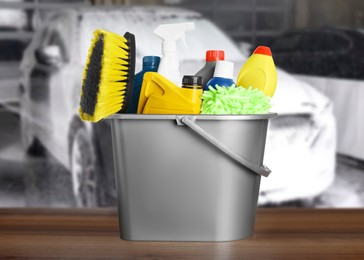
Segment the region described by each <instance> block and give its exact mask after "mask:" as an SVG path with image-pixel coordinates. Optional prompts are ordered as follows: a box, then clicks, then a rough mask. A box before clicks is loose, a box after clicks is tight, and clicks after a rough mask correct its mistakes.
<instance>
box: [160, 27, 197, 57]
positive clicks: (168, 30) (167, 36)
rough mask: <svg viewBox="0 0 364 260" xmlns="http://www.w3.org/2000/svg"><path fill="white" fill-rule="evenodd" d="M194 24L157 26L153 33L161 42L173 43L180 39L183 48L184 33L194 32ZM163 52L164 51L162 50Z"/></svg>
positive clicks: (184, 41) (184, 42) (184, 43)
mask: <svg viewBox="0 0 364 260" xmlns="http://www.w3.org/2000/svg"><path fill="white" fill-rule="evenodd" d="M194 30H195V23H194V22H188V23H171V24H161V25H159V26H158V27H157V28H156V29H155V30H154V31H153V33H154V34H155V35H157V36H158V37H159V38H161V39H162V40H163V41H174V42H176V41H177V40H179V39H181V40H182V43H183V45H184V46H185V47H187V44H186V32H190V31H194ZM163 51H164V50H163Z"/></svg>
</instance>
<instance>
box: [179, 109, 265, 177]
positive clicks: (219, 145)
mask: <svg viewBox="0 0 364 260" xmlns="http://www.w3.org/2000/svg"><path fill="white" fill-rule="evenodd" d="M176 120H177V124H179V125H186V126H188V127H189V128H190V129H192V130H193V131H194V132H196V133H197V134H199V135H200V136H202V137H203V138H204V139H206V140H207V141H209V142H210V143H211V144H213V145H214V146H216V147H217V148H218V149H220V150H221V151H222V152H224V153H225V154H227V155H228V156H230V157H231V158H232V159H234V160H235V161H237V162H238V163H240V164H241V165H243V166H245V167H246V168H248V169H250V170H252V171H254V172H255V173H257V174H258V175H261V176H264V177H268V175H269V174H270V173H271V170H269V168H268V167H267V166H265V165H262V166H258V165H256V164H254V163H252V162H251V161H249V160H248V159H246V158H245V157H243V156H242V155H240V154H239V153H237V152H235V151H234V150H233V149H231V148H230V147H229V146H227V145H226V144H224V143H222V142H220V141H219V140H218V139H217V138H215V137H214V136H212V135H211V134H209V133H208V132H206V131H205V130H204V129H202V128H201V127H200V126H198V125H197V124H196V123H195V122H194V120H191V118H188V117H185V116H184V117H177V118H176ZM181 123H182V124H181Z"/></svg>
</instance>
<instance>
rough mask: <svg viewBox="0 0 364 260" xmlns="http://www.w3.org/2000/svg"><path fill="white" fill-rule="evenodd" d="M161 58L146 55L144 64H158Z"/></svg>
mask: <svg viewBox="0 0 364 260" xmlns="http://www.w3.org/2000/svg"><path fill="white" fill-rule="evenodd" d="M160 60H161V58H160V57H158V56H144V58H143V66H158V65H159V62H160Z"/></svg>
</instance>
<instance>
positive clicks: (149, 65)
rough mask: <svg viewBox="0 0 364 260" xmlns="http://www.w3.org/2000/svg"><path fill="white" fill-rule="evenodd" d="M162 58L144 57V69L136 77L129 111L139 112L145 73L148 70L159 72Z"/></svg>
mask: <svg viewBox="0 0 364 260" xmlns="http://www.w3.org/2000/svg"><path fill="white" fill-rule="evenodd" d="M160 60H161V58H160V57H158V56H145V57H144V58H143V67H142V70H141V71H140V72H139V73H137V74H136V75H135V77H134V86H133V92H132V97H131V104H130V106H129V109H128V113H137V110H138V102H139V96H140V90H141V88H142V83H143V77H144V73H146V72H148V71H153V72H157V70H158V66H159V62H160Z"/></svg>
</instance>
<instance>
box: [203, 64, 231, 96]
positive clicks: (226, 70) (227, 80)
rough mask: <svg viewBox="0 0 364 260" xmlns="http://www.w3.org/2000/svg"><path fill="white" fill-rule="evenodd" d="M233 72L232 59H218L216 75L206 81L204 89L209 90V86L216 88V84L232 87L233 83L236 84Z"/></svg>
mask: <svg viewBox="0 0 364 260" xmlns="http://www.w3.org/2000/svg"><path fill="white" fill-rule="evenodd" d="M233 74H234V63H232V62H230V61H217V62H216V68H215V72H214V77H213V78H212V79H210V80H209V81H208V82H207V83H206V85H205V88H204V89H205V90H209V86H211V87H213V88H216V84H217V85H219V86H220V87H231V85H233V84H235V83H234V80H233Z"/></svg>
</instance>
